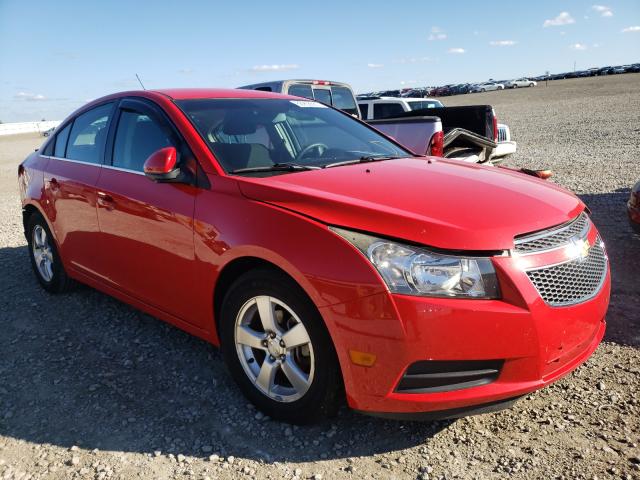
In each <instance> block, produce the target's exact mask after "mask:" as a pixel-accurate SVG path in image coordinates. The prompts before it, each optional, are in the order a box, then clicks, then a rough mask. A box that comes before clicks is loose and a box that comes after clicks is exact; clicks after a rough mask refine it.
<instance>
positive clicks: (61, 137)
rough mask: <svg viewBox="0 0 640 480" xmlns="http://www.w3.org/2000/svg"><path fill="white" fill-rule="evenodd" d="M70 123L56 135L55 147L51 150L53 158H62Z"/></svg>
mask: <svg viewBox="0 0 640 480" xmlns="http://www.w3.org/2000/svg"><path fill="white" fill-rule="evenodd" d="M71 125H72V124H71V123H70V124H69V125H67V126H66V127H64V129H63V130H62V131H61V132H60V133H58V135H56V146H55V148H54V149H53V156H54V157H59V158H64V153H65V152H64V151H65V149H66V148H67V140H68V139H69V132H70V131H71Z"/></svg>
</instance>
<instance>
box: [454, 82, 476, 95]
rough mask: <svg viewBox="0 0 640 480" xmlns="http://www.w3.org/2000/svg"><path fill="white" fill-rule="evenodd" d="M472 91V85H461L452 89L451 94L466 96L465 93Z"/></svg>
mask: <svg viewBox="0 0 640 480" xmlns="http://www.w3.org/2000/svg"><path fill="white" fill-rule="evenodd" d="M470 89H471V85H469V84H468V83H459V84H457V85H454V86H452V87H451V89H450V93H451V95H464V94H465V93H469V90H470Z"/></svg>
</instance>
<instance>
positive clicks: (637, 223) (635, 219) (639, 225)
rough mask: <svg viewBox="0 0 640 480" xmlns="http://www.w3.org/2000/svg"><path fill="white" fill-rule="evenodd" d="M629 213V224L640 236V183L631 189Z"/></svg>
mask: <svg viewBox="0 0 640 480" xmlns="http://www.w3.org/2000/svg"><path fill="white" fill-rule="evenodd" d="M627 213H628V214H629V223H631V228H633V231H634V232H636V233H637V234H640V181H639V182H638V183H636V184H635V185H634V187H633V188H632V189H631V195H630V196H629V201H628V202H627Z"/></svg>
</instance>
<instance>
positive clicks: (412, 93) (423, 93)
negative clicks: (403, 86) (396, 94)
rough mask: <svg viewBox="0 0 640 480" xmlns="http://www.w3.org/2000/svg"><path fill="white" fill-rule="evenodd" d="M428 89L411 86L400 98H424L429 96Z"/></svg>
mask: <svg viewBox="0 0 640 480" xmlns="http://www.w3.org/2000/svg"><path fill="white" fill-rule="evenodd" d="M429 91H430V89H428V88H412V89H410V90H408V91H406V92H404V93H403V94H402V95H401V97H402V98H426V97H428V96H429Z"/></svg>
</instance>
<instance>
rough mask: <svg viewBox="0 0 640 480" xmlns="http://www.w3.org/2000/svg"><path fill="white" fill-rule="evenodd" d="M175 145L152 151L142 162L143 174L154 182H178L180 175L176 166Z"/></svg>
mask: <svg viewBox="0 0 640 480" xmlns="http://www.w3.org/2000/svg"><path fill="white" fill-rule="evenodd" d="M177 163H178V152H177V151H176V149H175V147H165V148H161V149H160V150H157V151H155V152H153V153H152V154H151V155H150V156H149V158H147V160H146V161H145V162H144V174H145V175H146V176H147V177H148V178H150V179H151V180H153V181H154V182H180V181H182V178H181V177H182V175H181V173H182V172H181V171H180V168H179V167H178V166H177Z"/></svg>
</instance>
